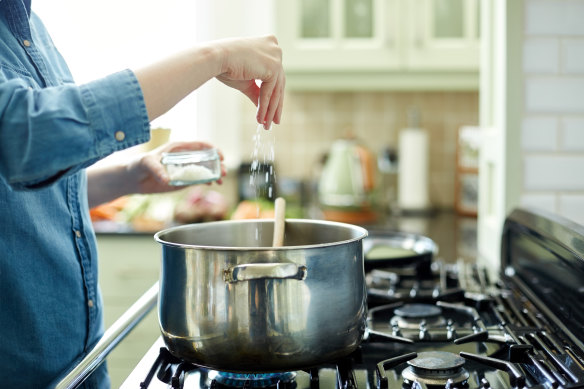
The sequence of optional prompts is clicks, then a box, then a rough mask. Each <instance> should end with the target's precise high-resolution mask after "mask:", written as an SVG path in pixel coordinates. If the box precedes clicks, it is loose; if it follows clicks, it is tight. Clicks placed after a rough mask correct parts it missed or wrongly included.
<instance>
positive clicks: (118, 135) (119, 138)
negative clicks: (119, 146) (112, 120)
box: [115, 131, 126, 142]
mask: <svg viewBox="0 0 584 389" xmlns="http://www.w3.org/2000/svg"><path fill="white" fill-rule="evenodd" d="M115 137H116V140H117V141H118V142H121V141H123V140H124V139H126V134H125V133H124V131H116V133H115Z"/></svg>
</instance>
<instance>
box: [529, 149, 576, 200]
mask: <svg viewBox="0 0 584 389" xmlns="http://www.w3.org/2000/svg"><path fill="white" fill-rule="evenodd" d="M523 181H524V182H523V184H524V189H525V190H526V191H540V190H549V191H553V190H560V191H574V190H582V191H584V155H581V156H580V155H576V156H573V155H561V154H538V155H527V156H525V157H524V175H523Z"/></svg>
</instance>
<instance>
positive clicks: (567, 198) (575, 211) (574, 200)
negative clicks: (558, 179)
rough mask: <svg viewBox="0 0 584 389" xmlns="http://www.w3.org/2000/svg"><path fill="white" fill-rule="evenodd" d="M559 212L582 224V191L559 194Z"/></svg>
mask: <svg viewBox="0 0 584 389" xmlns="http://www.w3.org/2000/svg"><path fill="white" fill-rule="evenodd" d="M560 213H561V214H562V215H564V216H565V217H567V218H568V219H571V220H573V221H575V222H576V223H579V224H582V225H584V193H580V194H564V195H561V196H560Z"/></svg>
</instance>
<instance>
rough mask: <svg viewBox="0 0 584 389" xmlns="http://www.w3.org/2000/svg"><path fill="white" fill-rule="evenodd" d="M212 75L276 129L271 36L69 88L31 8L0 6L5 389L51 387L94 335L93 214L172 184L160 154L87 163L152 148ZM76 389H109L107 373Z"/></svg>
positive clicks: (202, 49)
mask: <svg viewBox="0 0 584 389" xmlns="http://www.w3.org/2000/svg"><path fill="white" fill-rule="evenodd" d="M163 6H164V5H163V4H162V3H161V7H163ZM214 77H215V78H217V79H219V80H220V81H222V82H223V83H225V84H226V85H228V86H230V87H232V88H235V89H236V90H239V91H241V92H242V93H244V94H245V95H246V96H248V97H249V98H250V99H251V100H252V102H254V104H257V105H258V110H257V120H258V122H259V123H262V124H264V126H265V127H266V128H269V127H270V125H271V123H272V122H274V123H279V121H280V117H281V112H282V101H283V94H284V84H285V77H284V72H283V69H282V53H281V49H280V47H279V46H278V43H277V40H276V39H275V37H273V36H265V37H253V38H246V39H228V40H220V41H213V42H209V43H205V44H201V45H200V46H197V47H193V48H190V49H187V50H185V51H183V52H181V53H179V54H177V55H175V56H174V57H171V58H168V59H165V60H162V61H160V62H158V63H155V64H153V65H151V66H147V67H145V68H143V69H136V70H129V69H127V70H123V71H120V72H118V73H115V74H112V75H109V76H107V77H104V78H102V79H99V80H96V81H93V82H90V83H87V84H84V85H76V84H75V83H74V82H73V79H72V77H71V74H70V72H69V70H68V68H67V65H66V63H65V62H64V60H63V58H61V56H60V54H59V53H58V51H57V49H56V48H55V47H54V45H53V43H52V41H51V39H50V37H49V35H48V33H47V32H46V31H45V28H44V26H43V24H42V22H41V21H40V20H39V18H38V17H37V16H36V15H35V14H34V13H31V10H30V0H0V210H1V211H0V212H1V217H0V387H3V388H4V387H6V388H16V387H18V388H35V389H36V388H43V387H46V386H47V385H49V384H50V383H51V382H55V380H56V379H58V378H59V376H60V374H62V373H63V372H64V370H66V369H67V368H69V367H70V366H71V365H72V364H73V363H75V362H77V361H79V360H80V359H81V358H83V357H84V356H85V355H86V354H87V352H88V351H89V350H90V349H91V348H92V346H93V345H94V344H95V343H96V342H97V341H98V340H99V338H100V336H101V335H102V334H103V322H102V303H101V298H100V292H99V288H98V280H97V249H96V243H95V234H94V231H93V229H92V225H91V220H90V217H89V208H90V207H92V206H95V205H98V204H100V203H103V202H106V201H109V200H112V199H114V198H116V197H118V196H121V195H124V194H130V193H153V192H162V191H167V190H171V189H172V188H171V187H169V186H168V177H167V176H166V175H165V173H164V169H162V166H161V165H160V153H161V152H162V151H164V150H162V149H159V150H156V151H154V152H151V153H149V154H146V155H144V156H142V157H140V158H138V159H136V160H133V161H130V162H128V164H126V165H123V166H121V165H120V166H110V167H104V168H99V169H97V168H95V167H91V165H93V164H94V163H95V162H96V161H98V160H100V159H102V158H104V157H106V156H108V155H110V154H111V153H113V152H115V151H118V150H122V149H126V148H128V147H131V146H134V145H137V144H140V143H143V142H146V141H148V140H149V138H150V126H149V122H150V121H151V120H153V119H154V118H156V117H158V116H160V115H161V114H163V113H165V112H166V111H167V110H169V109H170V108H171V107H173V106H174V105H175V104H176V103H177V102H178V101H180V100H181V99H182V98H184V97H185V96H186V95H188V94H189V93H191V92H192V91H194V90H195V89H197V88H198V87H199V86H200V85H202V84H203V83H205V82H206V81H207V80H209V79H211V78H214ZM255 80H260V81H261V83H260V85H259V86H258V85H257V84H256V82H255ZM208 146H209V145H206V144H202V143H198V142H185V143H181V144H174V145H170V146H166V149H169V148H172V147H179V148H201V147H208ZM83 385H84V387H86V388H107V387H109V380H108V378H107V371H106V368H105V364H104V365H102V367H100V368H99V369H98V370H97V371H96V372H95V373H94V374H92V376H91V377H89V378H88V379H87V380H86V381H85V383H84V384H83Z"/></svg>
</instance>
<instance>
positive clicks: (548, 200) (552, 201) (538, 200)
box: [521, 193, 557, 212]
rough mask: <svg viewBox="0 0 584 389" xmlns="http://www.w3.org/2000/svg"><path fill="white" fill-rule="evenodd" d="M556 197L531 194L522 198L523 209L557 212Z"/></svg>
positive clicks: (544, 194)
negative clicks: (532, 208)
mask: <svg viewBox="0 0 584 389" xmlns="http://www.w3.org/2000/svg"><path fill="white" fill-rule="evenodd" d="M556 197H557V196H556V195H555V194H553V193H531V194H524V195H522V196H521V205H522V206H523V207H534V208H539V209H543V210H544V211H548V212H555V211H556V203H557V202H556Z"/></svg>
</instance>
